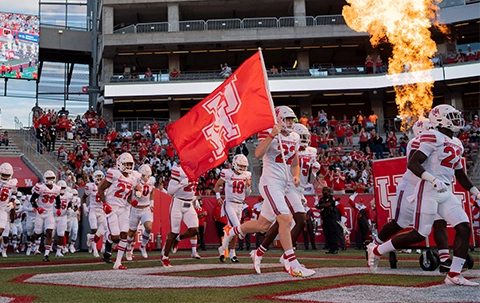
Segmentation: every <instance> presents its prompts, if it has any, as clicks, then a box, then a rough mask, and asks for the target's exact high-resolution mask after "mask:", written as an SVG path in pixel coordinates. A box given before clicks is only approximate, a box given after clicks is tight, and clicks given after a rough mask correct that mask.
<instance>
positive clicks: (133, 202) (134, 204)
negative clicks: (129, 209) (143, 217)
mask: <svg viewBox="0 0 480 303" xmlns="http://www.w3.org/2000/svg"><path fill="white" fill-rule="evenodd" d="M137 193H138V192H137ZM130 205H132V206H133V207H137V205H138V201H137V200H132V202H130Z"/></svg>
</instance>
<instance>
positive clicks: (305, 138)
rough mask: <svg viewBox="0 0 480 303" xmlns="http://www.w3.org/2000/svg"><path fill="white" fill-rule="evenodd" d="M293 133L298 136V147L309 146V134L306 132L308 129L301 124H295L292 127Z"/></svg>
mask: <svg viewBox="0 0 480 303" xmlns="http://www.w3.org/2000/svg"><path fill="white" fill-rule="evenodd" d="M293 132H295V133H297V134H299V135H300V146H302V147H304V148H306V147H308V146H310V137H311V135H310V132H309V131H308V128H307V127H306V126H305V125H303V124H301V123H295V124H294V125H293Z"/></svg>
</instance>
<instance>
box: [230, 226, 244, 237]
mask: <svg viewBox="0 0 480 303" xmlns="http://www.w3.org/2000/svg"><path fill="white" fill-rule="evenodd" d="M233 233H234V234H235V235H238V237H239V238H240V239H243V238H245V235H244V234H243V232H242V228H241V227H240V226H235V227H234V228H233Z"/></svg>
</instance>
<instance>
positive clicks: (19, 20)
mask: <svg viewBox="0 0 480 303" xmlns="http://www.w3.org/2000/svg"><path fill="white" fill-rule="evenodd" d="M39 42H40V20H39V18H38V16H35V15H25V14H15V13H6V12H0V77H1V78H5V77H7V78H13V79H27V80H33V79H37V77H38V50H39Z"/></svg>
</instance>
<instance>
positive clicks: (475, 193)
mask: <svg viewBox="0 0 480 303" xmlns="http://www.w3.org/2000/svg"><path fill="white" fill-rule="evenodd" d="M470 193H471V194H472V195H474V196H475V198H476V197H477V196H478V194H479V193H480V191H479V190H478V188H476V187H475V186H473V187H472V188H470Z"/></svg>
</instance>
